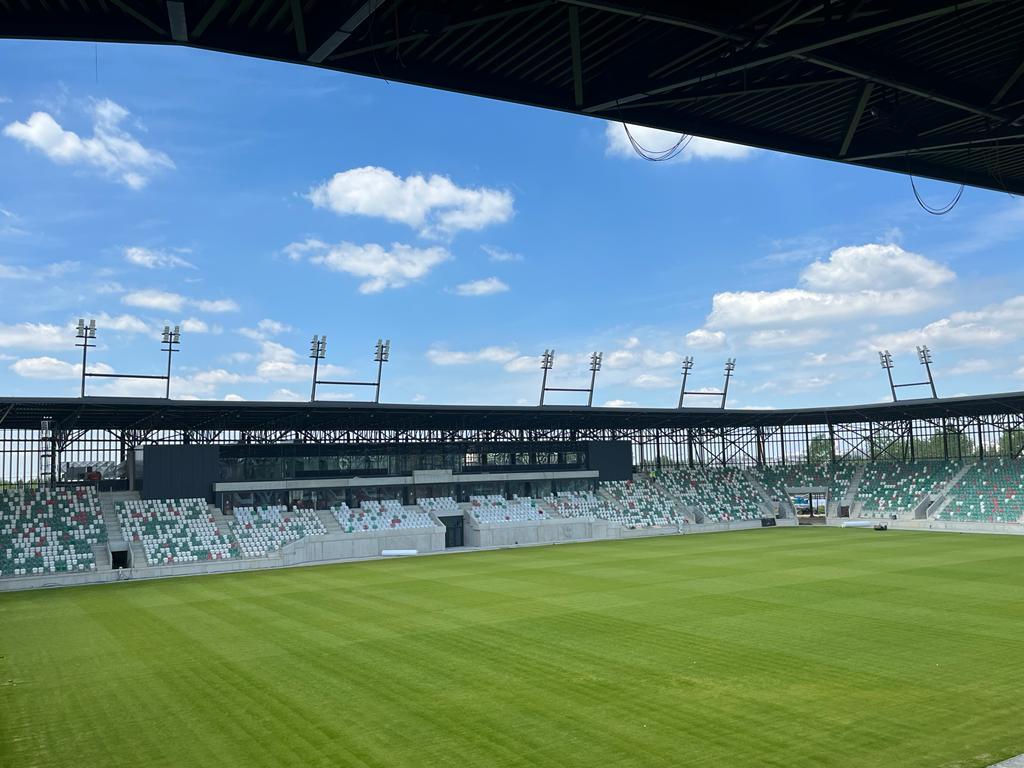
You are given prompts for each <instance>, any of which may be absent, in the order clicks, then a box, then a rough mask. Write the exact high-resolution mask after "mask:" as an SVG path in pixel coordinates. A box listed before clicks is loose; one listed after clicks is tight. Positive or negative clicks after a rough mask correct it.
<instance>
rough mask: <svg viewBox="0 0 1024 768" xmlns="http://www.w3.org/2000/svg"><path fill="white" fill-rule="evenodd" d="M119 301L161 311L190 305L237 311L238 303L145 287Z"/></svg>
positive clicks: (207, 308) (208, 310)
mask: <svg viewBox="0 0 1024 768" xmlns="http://www.w3.org/2000/svg"><path fill="white" fill-rule="evenodd" d="M121 303H122V304H127V305H128V306H130V307H140V308H142V309H153V310H158V311H161V312H174V313H177V312H180V311H181V310H182V309H184V308H185V306H192V307H195V308H196V309H198V310H200V311H201V312H214V313H220V312H237V311H238V308H239V307H238V303H237V302H235V301H234V300H233V299H190V298H187V297H185V296H182V295H181V294H180V293H171V292H170V291H158V290H155V289H151V288H147V289H144V290H139V291H131V292H129V293H126V294H125V295H124V296H122V297H121Z"/></svg>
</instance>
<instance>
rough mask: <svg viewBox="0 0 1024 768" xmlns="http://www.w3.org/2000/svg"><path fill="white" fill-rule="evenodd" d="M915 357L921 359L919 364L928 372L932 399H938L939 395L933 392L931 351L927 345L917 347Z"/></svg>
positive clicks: (933, 380)
mask: <svg viewBox="0 0 1024 768" xmlns="http://www.w3.org/2000/svg"><path fill="white" fill-rule="evenodd" d="M917 359H918V360H920V361H921V365H923V366H924V369H925V371H926V372H927V373H928V386H929V387H931V390H932V399H934V400H938V399H939V396H938V394H937V393H936V392H935V379H934V378H933V377H932V351H931V350H930V349H928V346H927V345H925V344H923V345H921V346H920V347H918V348H917Z"/></svg>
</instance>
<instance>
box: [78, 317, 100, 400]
mask: <svg viewBox="0 0 1024 768" xmlns="http://www.w3.org/2000/svg"><path fill="white" fill-rule="evenodd" d="M76 331H77V332H76V334H75V338H76V339H81V341H80V342H78V343H77V344H75V346H76V347H81V348H82V393H81V396H82V397H85V367H86V356H87V354H88V352H89V347H95V346H96V345H95V344H90V343H89V342H90V341H91V340H92V339H95V338H96V321H95V320H89V322H88V323H86V322H85V320H84V319H83V318H81V317H80V318H78V327H77V328H76Z"/></svg>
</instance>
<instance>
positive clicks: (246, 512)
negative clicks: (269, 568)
mask: <svg viewBox="0 0 1024 768" xmlns="http://www.w3.org/2000/svg"><path fill="white" fill-rule="evenodd" d="M234 516H235V519H234V520H233V521H232V523H231V532H232V533H233V534H234V536H235V539H236V540H237V541H238V547H239V550H240V552H241V555H242V557H264V556H266V555H269V554H270V553H271V552H275V551H277V550H279V549H281V547H282V546H284V545H285V544H288V543H289V542H292V541H298V540H299V539H302V538H305V537H306V536H325V535H326V534H327V529H326V528H325V527H324V524H323V521H322V520H321V519H320V517H319V515H317V513H316V512H314V511H313V510H309V509H292V510H289V509H288V507H287V506H285V505H283V504H278V505H272V506H267V507H235V509H234Z"/></svg>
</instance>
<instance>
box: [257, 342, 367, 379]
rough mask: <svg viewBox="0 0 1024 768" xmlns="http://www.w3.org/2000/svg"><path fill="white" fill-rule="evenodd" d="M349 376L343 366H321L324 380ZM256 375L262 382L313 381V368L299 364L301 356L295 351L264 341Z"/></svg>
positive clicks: (326, 364) (321, 375)
mask: <svg viewBox="0 0 1024 768" xmlns="http://www.w3.org/2000/svg"><path fill="white" fill-rule="evenodd" d="M348 374H349V371H348V370H347V369H345V368H342V367H341V366H338V365H330V364H328V363H323V362H322V363H321V364H320V368H319V375H320V377H322V378H334V377H339V376H346V375H348ZM256 375H257V377H258V379H259V380H261V381H312V378H313V366H312V364H306V363H301V362H299V355H298V353H297V352H296V351H295V350H294V349H290V348H289V347H286V346H284V345H283V344H278V343H277V342H276V341H262V342H260V352H259V363H257V365H256Z"/></svg>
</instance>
